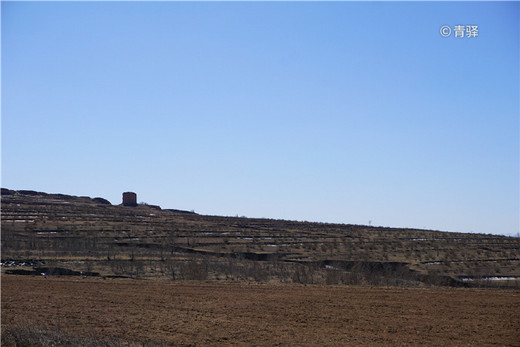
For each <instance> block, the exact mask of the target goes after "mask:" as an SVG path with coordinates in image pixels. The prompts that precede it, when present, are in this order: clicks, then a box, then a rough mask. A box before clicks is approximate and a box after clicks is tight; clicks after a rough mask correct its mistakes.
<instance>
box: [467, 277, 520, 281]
mask: <svg viewBox="0 0 520 347" xmlns="http://www.w3.org/2000/svg"><path fill="white" fill-rule="evenodd" d="M459 278H460V280H461V281H462V282H473V281H516V280H519V279H520V277H512V276H509V277H508V276H490V277H481V278H472V277H459Z"/></svg>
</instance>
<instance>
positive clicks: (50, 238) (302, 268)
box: [2, 189, 520, 286]
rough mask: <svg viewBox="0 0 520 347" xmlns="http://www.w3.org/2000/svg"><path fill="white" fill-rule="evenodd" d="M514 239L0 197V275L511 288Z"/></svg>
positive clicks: (519, 267) (515, 268)
mask: <svg viewBox="0 0 520 347" xmlns="http://www.w3.org/2000/svg"><path fill="white" fill-rule="evenodd" d="M519 261H520V239H518V238H512V237H504V236H496V235H483V234H464V233H447V232H440V231H432V230H419V229H398V228H382V227H369V226H361V225H346V224H326V223H309V222H296V221H286V220H272V219H253V218H238V217H236V218H235V217H218V216H203V215H198V214H195V213H193V212H187V211H179V210H166V209H161V208H160V207H158V206H152V205H138V206H137V207H127V206H121V205H117V206H115V205H111V204H110V203H109V202H108V201H106V200H105V199H102V198H94V199H92V198H89V197H74V196H68V195H62V194H46V193H40V192H34V191H13V190H8V189H2V264H3V271H7V272H10V273H19V274H34V275H41V274H45V275H52V274H55V275H58V274H59V275H83V276H85V275H89V276H105V277H131V278H164V279H170V280H217V281H256V282H284V283H289V282H296V283H326V284H375V285H428V284H437V285H455V286H458V285H478V286H519V278H520V263H519Z"/></svg>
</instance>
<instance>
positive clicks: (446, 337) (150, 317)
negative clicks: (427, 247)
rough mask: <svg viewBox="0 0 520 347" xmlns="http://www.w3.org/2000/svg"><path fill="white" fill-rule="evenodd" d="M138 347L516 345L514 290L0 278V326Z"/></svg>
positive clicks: (517, 300)
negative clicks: (49, 330)
mask: <svg viewBox="0 0 520 347" xmlns="http://www.w3.org/2000/svg"><path fill="white" fill-rule="evenodd" d="M20 324H21V325H27V324H31V325H35V326H46V327H49V328H52V329H54V328H57V329H60V330H65V331H68V332H70V333H73V334H76V335H79V336H81V335H86V334H92V333H94V334H98V335H100V336H104V337H110V338H115V339H118V340H122V341H125V342H140V343H144V344H145V345H148V344H156V345H192V346H194V345H217V344H218V345H267V346H273V345H299V346H301V345H312V346H317V345H320V346H334V345H335V346H339V345H341V346H343V345H352V346H355V345H370V346H374V345H386V346H390V345H401V346H406V345H412V346H418V345H429V346H434V345H442V346H462V345H467V346H470V345H471V346H485V345H494V346H497V345H498V346H520V292H518V291H507V290H499V289H462V288H435V289H432V288H428V289H423V288H372V287H350V286H302V285H268V284H253V285H247V284H230V283H227V284H222V283H218V284H217V283H205V282H168V281H159V280H155V281H145V280H142V281H137V280H128V279H118V280H116V279H107V280H102V279H81V278H64V277H54V278H44V277H33V276H14V275H5V274H4V275H2V325H3V326H6V325H11V326H12V325H20Z"/></svg>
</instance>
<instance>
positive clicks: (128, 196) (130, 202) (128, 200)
mask: <svg viewBox="0 0 520 347" xmlns="http://www.w3.org/2000/svg"><path fill="white" fill-rule="evenodd" d="M123 206H137V194H136V193H133V192H124V193H123Z"/></svg>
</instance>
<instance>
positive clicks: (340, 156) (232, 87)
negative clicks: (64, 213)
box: [1, 1, 520, 235]
mask: <svg viewBox="0 0 520 347" xmlns="http://www.w3.org/2000/svg"><path fill="white" fill-rule="evenodd" d="M519 5H520V3H518V2H506V3H485V2H479V3H470V2H463V3H447V2H435V3H431V2H414V3H402V2H396V3H381V2H371V3H356V2H340V3H337V2H332V3H331V2H327V3H315V2H312V3H300V2H299V3H294V2H260V3H258V2H217V3H204V2H202V3H200V2H198V3H187V2H155V3H134V2H76V3H67V2H5V1H2V4H1V6H2V8H1V10H2V13H1V16H2V24H1V29H2V182H1V184H2V187H7V188H10V189H33V190H39V191H45V192H54V193H65V194H72V195H87V196H92V197H95V196H101V197H105V198H107V199H109V200H110V201H111V202H112V203H120V201H121V193H122V192H123V191H135V192H137V194H138V200H139V201H145V202H147V203H150V204H157V205H160V206H162V207H163V208H177V209H187V210H192V209H193V210H195V211H196V212H199V213H202V214H212V215H228V216H234V215H240V216H243V215H245V216H248V217H268V218H283V219H293V220H308V221H322V222H340V223H354V224H368V223H369V221H371V223H372V225H376V226H378V225H381V226H392V227H418V228H431V229H438V230H446V231H461V232H471V231H473V232H479V233H494V234H506V235H514V234H516V233H517V232H518V231H519V210H520V205H519V195H520V186H519V175H520V171H519V160H520V159H519V158H520V153H519V147H520V146H519V132H520V130H519V104H520V103H519V92H520V91H519V76H520V73H519V42H520V38H519V32H520V26H519V25H520V24H519V23H520V6H519ZM443 25H448V26H449V27H451V28H453V27H454V26H455V25H477V26H478V37H472V38H466V37H465V38H462V39H461V38H455V37H454V36H453V35H454V34H453V33H452V35H451V36H450V37H442V36H441V35H440V28H441V26H443Z"/></svg>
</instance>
